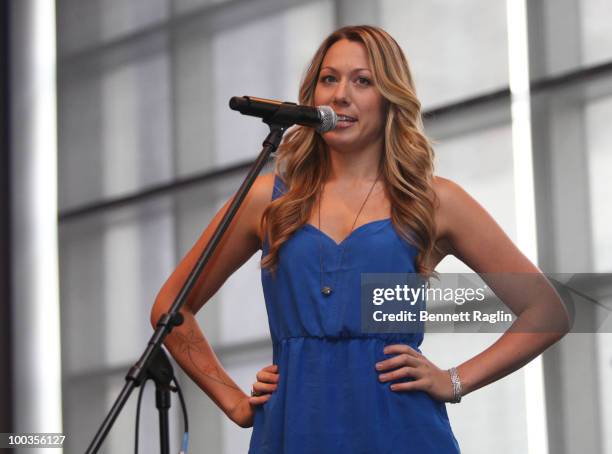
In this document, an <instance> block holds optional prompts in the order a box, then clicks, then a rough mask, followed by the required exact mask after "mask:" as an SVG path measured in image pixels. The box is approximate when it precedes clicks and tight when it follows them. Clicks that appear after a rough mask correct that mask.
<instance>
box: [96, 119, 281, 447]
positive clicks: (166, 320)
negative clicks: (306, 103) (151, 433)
mask: <svg viewBox="0 0 612 454" xmlns="http://www.w3.org/2000/svg"><path fill="white" fill-rule="evenodd" d="M269 126H270V132H269V134H268V135H267V137H266V139H265V140H264V142H263V148H262V150H261V152H260V154H259V156H258V157H257V160H256V161H255V163H254V164H253V166H252V167H251V169H250V170H249V173H248V174H247V176H246V178H245V179H244V181H243V182H242V184H241V185H240V188H239V189H238V191H237V192H236V196H235V197H234V199H233V200H232V203H231V204H230V206H229V208H228V210H227V212H226V213H225V215H224V216H223V218H222V219H221V222H220V223H219V225H218V226H217V228H216V230H215V232H214V233H213V235H212V237H211V239H210V241H209V242H208V244H207V245H206V247H205V248H204V250H203V251H202V254H200V257H199V258H198V261H197V262H196V264H195V266H194V267H193V269H192V270H191V273H189V276H188V277H187V280H186V281H185V284H183V287H182V288H181V290H180V292H179V293H178V295H177V296H176V298H175V300H174V302H173V303H172V306H171V307H170V311H169V312H168V313H167V314H164V315H163V316H162V317H161V318H160V320H159V321H158V323H157V327H156V329H155V332H154V333H153V335H152V336H151V339H150V340H149V343H148V345H147V347H146V349H145V351H144V353H143V354H142V356H141V357H140V359H139V360H138V361H137V362H136V364H134V366H132V368H131V369H130V370H129V372H128V374H127V376H126V377H125V380H126V383H125V385H124V387H123V389H122V390H121V392H120V393H119V396H118V397H117V399H116V400H115V403H114V404H113V406H112V408H111V409H110V411H109V412H108V414H107V415H106V418H105V419H104V421H103V422H102V425H101V426H100V428H99V429H98V431H97V433H96V435H95V436H94V438H93V440H92V441H91V443H90V445H89V447H88V448H87V451H86V453H87V454H92V453H96V452H98V449H100V446H101V445H102V443H103V442H104V439H105V438H106V436H107V435H108V432H109V431H110V429H111V427H112V426H113V424H114V422H115V420H116V419H117V416H119V413H120V412H121V409H122V408H123V406H124V405H125V403H126V402H127V400H128V398H129V397H130V395H131V393H132V391H133V390H134V387H136V386H140V385H141V384H142V382H143V381H144V380H145V379H146V375H147V368H148V366H149V364H150V362H151V359H152V357H153V356H154V355H155V353H156V352H158V351H159V350H160V347H161V345H162V343H163V340H164V339H165V338H166V336H167V335H168V334H170V332H171V331H172V328H174V327H175V326H178V325H180V324H181V323H182V322H183V320H182V315H181V314H180V312H179V310H180V309H181V307H183V305H184V304H185V302H186V301H187V296H188V295H189V293H190V292H191V290H192V288H193V287H194V286H195V284H196V282H197V281H198V279H199V276H200V274H201V273H202V270H204V267H205V266H206V264H207V263H208V261H209V260H210V258H211V257H212V255H213V253H214V251H215V249H216V248H217V245H218V244H219V242H220V241H221V238H222V237H223V235H224V234H225V231H226V230H227V228H228V227H229V225H230V223H231V221H232V219H233V218H234V216H235V215H236V213H237V212H238V209H239V208H240V205H241V204H242V202H243V201H244V198H245V197H246V195H247V194H248V192H249V189H250V188H251V186H252V185H253V182H254V181H255V178H256V177H257V175H259V173H260V172H261V169H263V167H264V165H265V164H266V162H267V161H268V158H269V157H270V154H272V153H274V151H275V150H276V149H277V148H278V145H279V144H280V142H281V139H282V138H283V134H284V133H285V130H286V129H287V128H288V127H289V126H291V125H288V124H271V123H270V124H269ZM160 424H161V415H160Z"/></svg>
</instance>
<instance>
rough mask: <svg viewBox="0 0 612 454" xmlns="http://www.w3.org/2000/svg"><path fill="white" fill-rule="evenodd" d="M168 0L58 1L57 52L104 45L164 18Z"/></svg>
mask: <svg viewBox="0 0 612 454" xmlns="http://www.w3.org/2000/svg"><path fill="white" fill-rule="evenodd" d="M167 16H168V0H147V1H146V2H143V1H138V0H132V1H125V0H87V1H81V0H59V1H58V3H57V21H58V26H57V27H58V30H59V33H58V55H59V56H60V57H63V56H66V55H67V54H71V53H74V52H77V51H81V50H84V49H88V48H92V47H95V46H97V45H100V44H104V43H105V42H106V41H109V40H111V39H115V38H119V37H122V36H125V35H126V34H130V33H134V32H136V31H139V30H142V29H143V28H145V27H148V26H151V25H153V24H156V23H158V22H160V21H164V20H165V19H166V18H167Z"/></svg>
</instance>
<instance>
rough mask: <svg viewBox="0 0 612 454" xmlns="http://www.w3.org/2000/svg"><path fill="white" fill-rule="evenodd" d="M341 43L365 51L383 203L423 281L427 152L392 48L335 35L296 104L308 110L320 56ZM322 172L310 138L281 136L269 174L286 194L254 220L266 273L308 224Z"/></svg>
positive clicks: (417, 111)
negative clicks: (378, 134)
mask: <svg viewBox="0 0 612 454" xmlns="http://www.w3.org/2000/svg"><path fill="white" fill-rule="evenodd" d="M341 39H348V40H349V41H355V42H359V43H361V44H363V45H364V46H365V48H366V50H367V54H368V59H369V63H370V68H371V69H372V72H373V79H374V85H375V86H376V88H377V89H378V90H379V92H380V93H381V95H382V97H383V98H384V99H386V100H387V101H388V102H387V105H388V107H387V111H386V122H385V132H384V152H383V156H382V158H381V159H382V162H381V166H382V167H381V178H382V180H383V182H384V185H385V189H386V192H387V194H388V197H389V199H390V202H391V221H392V223H393V227H394V229H395V230H396V232H398V234H399V235H400V237H401V238H403V239H404V240H405V241H407V242H408V243H410V244H412V245H414V246H415V247H416V248H417V249H418V251H419V253H418V255H417V257H416V268H417V272H418V273H420V274H422V275H424V276H430V275H431V273H432V271H433V270H431V269H430V268H429V267H428V266H427V263H428V262H429V257H430V256H431V254H432V251H433V248H434V242H435V218H434V210H435V204H436V196H435V193H434V190H433V161H434V151H433V147H432V145H431V142H430V141H429V140H428V138H427V137H426V136H425V134H424V132H423V123H422V118H421V103H420V101H419V100H418V99H417V96H416V91H415V87H414V83H413V80H412V75H411V73H410V69H409V67H408V62H407V60H406V57H405V56H404V53H403V52H402V50H401V48H400V46H399V45H398V44H397V42H396V41H395V40H394V39H393V38H392V37H391V36H390V35H389V34H388V33H387V32H385V31H384V30H382V29H380V28H378V27H373V26H368V25H359V26H349V27H343V28H340V29H338V30H336V31H335V32H333V33H332V34H331V35H329V36H328V37H327V38H326V39H325V41H323V43H322V44H321V46H320V47H319V49H318V50H317V52H316V53H315V55H314V57H313V58H312V61H311V62H310V65H309V66H308V69H307V71H306V73H305V75H304V78H303V80H302V83H301V86H300V94H299V103H300V104H303V105H308V106H312V105H314V95H315V88H316V85H317V81H318V78H319V72H320V69H321V65H322V63H323V58H324V57H325V54H326V53H327V51H328V49H329V48H330V47H331V46H332V45H333V44H334V43H336V42H337V41H339V40H341ZM329 169H330V158H329V150H328V149H327V146H326V144H325V142H324V141H323V138H322V137H321V136H320V135H319V134H318V133H317V132H315V131H314V130H313V129H311V128H302V127H296V128H293V129H291V130H290V131H288V132H287V134H286V136H285V140H284V141H283V143H282V144H281V146H280V147H279V149H278V153H277V158H276V163H275V172H276V173H277V174H278V175H279V176H281V178H282V179H283V181H284V182H285V184H286V186H287V188H288V190H287V192H286V194H284V195H283V196H281V197H279V198H277V199H276V200H274V201H273V202H271V203H270V205H269V206H268V207H267V208H266V209H265V211H264V213H263V216H262V219H261V231H262V232H264V234H265V237H266V238H267V239H268V244H269V250H268V254H266V256H265V257H264V258H263V259H262V261H261V266H262V268H266V269H269V271H271V273H272V274H273V275H274V274H275V271H276V266H277V263H278V252H279V248H280V247H281V246H282V244H283V243H284V242H285V241H287V240H288V239H289V237H290V236H291V235H292V234H293V232H295V231H296V230H297V229H299V228H300V227H301V226H302V225H304V224H305V223H306V222H307V221H308V219H309V216H310V213H311V210H312V208H313V205H314V203H315V200H316V197H317V194H318V190H319V188H320V187H321V186H322V185H323V183H324V181H325V179H326V177H327V175H328V173H329Z"/></svg>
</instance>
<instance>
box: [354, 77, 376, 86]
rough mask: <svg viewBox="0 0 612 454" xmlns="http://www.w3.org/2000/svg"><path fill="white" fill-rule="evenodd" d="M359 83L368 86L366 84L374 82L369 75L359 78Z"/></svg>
mask: <svg viewBox="0 0 612 454" xmlns="http://www.w3.org/2000/svg"><path fill="white" fill-rule="evenodd" d="M357 83H358V84H359V85H364V86H366V85H370V84H371V83H372V82H371V81H370V79H368V78H367V77H359V78H357Z"/></svg>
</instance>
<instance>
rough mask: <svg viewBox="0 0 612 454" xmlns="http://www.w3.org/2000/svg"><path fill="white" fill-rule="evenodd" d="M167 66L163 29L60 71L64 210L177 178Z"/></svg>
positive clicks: (61, 173)
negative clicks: (143, 40)
mask: <svg viewBox="0 0 612 454" xmlns="http://www.w3.org/2000/svg"><path fill="white" fill-rule="evenodd" d="M168 65H169V61H168V55H167V53H166V40H165V38H164V37H163V36H161V35H160V36H157V38H156V39H155V40H153V41H151V42H148V43H146V45H134V46H127V47H126V48H121V49H118V50H114V51H111V52H109V53H105V54H103V55H102V56H100V57H99V58H93V59H92V60H89V61H86V62H83V64H79V65H76V64H75V65H71V66H68V67H67V68H64V69H63V70H62V71H61V72H60V105H59V132H60V134H59V179H60V182H61V184H60V185H59V203H60V209H62V210H63V209H66V208H70V207H74V206H78V205H80V204H84V203H87V202H91V201H93V200H95V199H100V198H107V197H113V196H119V195H122V194H125V193H126V192H131V191H135V190H137V189H139V188H142V187H144V186H147V185H151V184H155V183H158V182H160V181H167V180H168V179H169V178H170V177H171V175H172V160H171V154H170V147H171V144H170V142H171V130H170V125H171V121H170V110H169V106H170V88H169V84H170V82H169V79H168V74H169V68H168Z"/></svg>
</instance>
